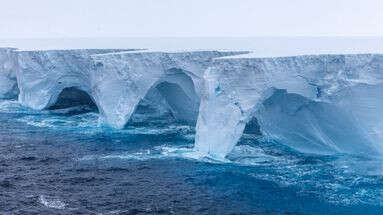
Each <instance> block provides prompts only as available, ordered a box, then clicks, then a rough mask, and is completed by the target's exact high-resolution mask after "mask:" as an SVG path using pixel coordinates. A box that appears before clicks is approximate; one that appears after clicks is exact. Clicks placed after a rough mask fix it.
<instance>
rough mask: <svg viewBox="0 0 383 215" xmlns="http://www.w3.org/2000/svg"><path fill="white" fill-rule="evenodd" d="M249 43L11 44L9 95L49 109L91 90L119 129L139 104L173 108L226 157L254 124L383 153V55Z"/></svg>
mask: <svg viewBox="0 0 383 215" xmlns="http://www.w3.org/2000/svg"><path fill="white" fill-rule="evenodd" d="M248 53H249V52H244V51H241V52H235V51H179V52H172V51H150V50H149V51H148V50H122V49H117V50H111V49H109V50H107V49H99V50H97V49H89V50H85V49H84V50H47V51H37V50H35V51H18V50H15V49H10V48H3V49H0V69H1V73H0V88H1V89H0V96H1V97H2V98H12V97H16V96H17V95H18V99H19V102H20V103H21V104H22V105H24V106H27V107H30V108H33V109H36V110H43V109H48V108H52V107H54V106H57V104H58V102H59V101H58V98H59V96H60V95H61V94H62V92H63V91H65V92H67V93H66V98H67V99H70V100H69V101H70V102H73V99H74V100H75V99H76V97H77V99H78V100H79V99H80V100H81V99H84V98H85V97H86V95H87V96H88V97H89V98H88V99H89V101H88V102H92V103H94V105H95V106H96V108H97V109H98V111H99V117H100V121H101V122H102V123H105V124H107V125H110V126H111V127H114V128H118V129H121V128H124V126H125V125H126V124H127V123H128V121H129V120H131V118H132V115H133V113H134V112H135V111H136V110H137V107H138V106H139V105H143V106H145V107H147V108H154V109H156V110H157V112H158V113H159V114H162V113H165V112H170V115H172V116H173V117H174V118H175V119H176V120H178V121H182V122H186V123H189V124H192V125H196V137H195V151H196V152H198V153H199V154H200V155H201V156H206V155H207V156H212V157H216V158H223V157H225V156H226V155H227V154H228V153H229V152H230V151H231V150H232V149H233V147H234V146H235V145H236V143H237V142H238V141H239V139H240V138H241V136H242V134H243V132H244V130H245V127H246V126H248V127H249V126H250V125H252V126H253V127H257V128H259V129H260V131H261V133H262V135H263V136H264V137H265V138H270V139H273V140H277V141H279V142H281V143H283V144H286V145H288V146H289V147H292V148H294V149H297V150H299V151H302V152H307V153H320V154H331V153H364V154H367V155H381V154H382V153H383V144H382V141H383V119H381V117H380V116H381V115H382V114H383V110H382V108H381V107H383V95H381V93H380V91H381V89H382V88H383V83H382V82H383V81H382V80H383V72H382V71H383V55H380V54H346V55H342V54H338V55H307V56H291V57H270V58H260V57H255V56H252V55H249V54H248ZM71 90H80V91H82V92H84V93H85V96H84V95H83V94H81V93H80V94H78V93H75V92H74V91H71ZM79 95H81V96H79ZM71 97H73V98H71ZM254 125H255V126H254Z"/></svg>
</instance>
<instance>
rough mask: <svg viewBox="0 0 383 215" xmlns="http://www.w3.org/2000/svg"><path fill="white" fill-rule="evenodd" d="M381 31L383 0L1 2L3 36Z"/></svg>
mask: <svg viewBox="0 0 383 215" xmlns="http://www.w3.org/2000/svg"><path fill="white" fill-rule="evenodd" d="M382 35H383V1H382V0H187V1H186V0H4V1H2V2H1V6H0V38H47V37H141V36H144V37H169V36H170V37H204V36H208V37H210V36H220V37H238V36H239V37H251V36H382Z"/></svg>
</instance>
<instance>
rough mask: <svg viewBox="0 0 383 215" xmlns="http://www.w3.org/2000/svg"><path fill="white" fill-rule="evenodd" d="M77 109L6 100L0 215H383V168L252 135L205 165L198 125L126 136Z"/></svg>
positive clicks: (0, 129)
mask: <svg viewBox="0 0 383 215" xmlns="http://www.w3.org/2000/svg"><path fill="white" fill-rule="evenodd" d="M84 110H87V109H86V108H85V109H84V108H82V107H75V108H73V107H72V108H68V109H64V110H46V111H33V110H31V109H28V108H24V107H21V106H20V105H19V104H18V102H17V101H12V100H10V101H7V100H4V101H0V214H218V215H224V214H337V215H342V214H364V215H367V214H383V165H382V164H383V160H382V159H380V158H370V157H361V156H352V155H346V154H338V155H332V156H319V155H313V154H302V153H299V152H297V151H294V150H292V149H290V148H288V147H286V146H284V145H283V143H277V142H273V141H271V140H264V139H263V138H262V137H261V136H257V135H250V134H246V135H244V136H243V137H242V139H241V141H240V143H239V145H238V146H236V147H235V149H234V151H233V152H232V153H231V154H230V155H229V156H228V157H227V159H226V160H219V161H218V160H214V159H208V158H206V159H197V158H196V157H195V156H193V152H192V147H193V140H194V135H195V131H194V128H193V126H190V125H183V124H179V123H164V122H162V121H161V119H158V120H151V121H150V122H142V123H135V124H134V123H133V124H130V125H128V126H127V127H126V128H125V129H124V130H114V129H110V128H108V127H105V126H102V125H99V122H98V113H97V112H92V111H91V112H88V111H84Z"/></svg>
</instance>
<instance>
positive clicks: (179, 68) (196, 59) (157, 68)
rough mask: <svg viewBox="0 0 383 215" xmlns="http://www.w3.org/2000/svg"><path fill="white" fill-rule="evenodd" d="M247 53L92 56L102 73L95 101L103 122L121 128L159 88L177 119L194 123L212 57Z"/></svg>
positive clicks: (154, 53) (140, 52) (148, 53)
mask: <svg viewBox="0 0 383 215" xmlns="http://www.w3.org/2000/svg"><path fill="white" fill-rule="evenodd" d="M239 53H244V52H238V53H237V52H218V51H193V52H150V51H144V52H142V51H139V52H125V53H116V54H103V55H93V59H94V61H95V62H96V63H95V64H96V66H97V71H99V74H101V76H99V77H98V78H99V79H102V81H100V82H99V84H98V86H97V89H96V92H95V93H96V98H97V101H99V104H100V107H101V108H102V113H103V115H102V116H103V117H104V119H103V121H106V122H108V123H109V124H110V125H112V126H113V127H116V128H122V127H124V125H125V124H126V123H127V121H128V120H129V118H130V116H131V115H132V113H133V112H134V111H135V109H136V107H137V104H138V103H139V102H140V100H142V99H143V98H144V97H145V95H147V94H148V92H149V91H150V89H152V88H157V89H158V90H159V91H160V93H161V94H162V96H163V97H165V98H166V99H167V102H168V104H169V105H170V107H171V108H172V112H173V114H174V115H175V117H178V118H179V119H180V120H186V121H192V120H193V119H191V118H192V117H193V116H196V115H197V114H198V107H199V101H200V94H201V93H202V91H203V90H204V89H203V88H202V87H203V82H204V80H203V74H204V71H205V70H206V69H207V68H208V67H209V65H210V64H211V62H212V59H213V58H216V57H222V56H230V55H234V54H239Z"/></svg>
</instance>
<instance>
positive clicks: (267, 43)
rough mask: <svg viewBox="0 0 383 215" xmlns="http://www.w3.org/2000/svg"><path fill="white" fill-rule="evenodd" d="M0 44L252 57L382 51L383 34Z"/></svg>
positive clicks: (4, 42) (0, 44)
mask: <svg viewBox="0 0 383 215" xmlns="http://www.w3.org/2000/svg"><path fill="white" fill-rule="evenodd" d="M0 47H16V48H19V49H25V50H36V49H41V50H47V49H83V48H137V49H152V50H206V49H219V50H249V51H254V53H253V54H252V55H251V56H252V57H279V56H293V55H313V54H314V55H316V54H360V53H383V37H241V38H240V37H231V38H229V37H177V38H171V37H159V38H154V37H153V38H152V37H143V38H137V37H131V38H129V37H126V38H54V39H53V38H50V39H0Z"/></svg>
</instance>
